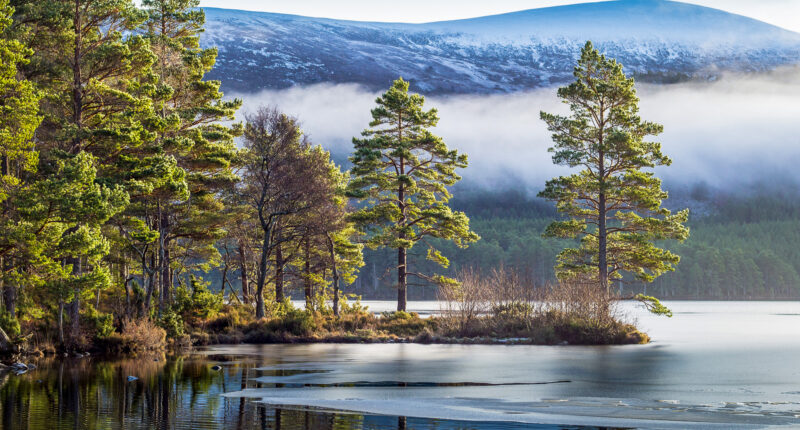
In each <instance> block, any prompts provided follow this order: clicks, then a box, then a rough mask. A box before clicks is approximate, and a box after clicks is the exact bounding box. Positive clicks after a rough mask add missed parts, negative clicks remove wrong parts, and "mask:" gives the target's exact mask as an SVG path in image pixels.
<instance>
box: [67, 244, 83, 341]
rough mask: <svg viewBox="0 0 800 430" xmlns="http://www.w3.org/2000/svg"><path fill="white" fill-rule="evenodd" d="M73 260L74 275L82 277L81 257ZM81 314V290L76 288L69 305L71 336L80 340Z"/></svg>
mask: <svg viewBox="0 0 800 430" xmlns="http://www.w3.org/2000/svg"><path fill="white" fill-rule="evenodd" d="M71 260H72V273H73V275H78V276H80V274H81V273H82V267H81V259H80V257H78V258H74V259H71ZM80 312H81V291H80V289H79V288H75V289H74V290H73V297H72V301H71V302H70V304H69V319H70V326H71V329H70V336H71V337H72V339H78V336H80V333H81V321H80Z"/></svg>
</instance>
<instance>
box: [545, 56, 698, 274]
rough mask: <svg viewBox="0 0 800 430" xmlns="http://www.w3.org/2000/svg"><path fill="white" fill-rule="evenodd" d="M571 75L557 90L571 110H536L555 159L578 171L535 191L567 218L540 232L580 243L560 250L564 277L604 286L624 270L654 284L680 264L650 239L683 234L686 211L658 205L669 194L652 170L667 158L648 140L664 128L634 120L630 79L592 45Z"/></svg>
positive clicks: (635, 111) (666, 162) (635, 112)
mask: <svg viewBox="0 0 800 430" xmlns="http://www.w3.org/2000/svg"><path fill="white" fill-rule="evenodd" d="M574 75H575V82H573V83H571V84H569V85H567V86H565V87H562V88H560V89H559V90H558V97H559V98H560V99H562V101H563V102H564V103H565V104H567V105H568V106H569V108H570V112H571V114H570V115H569V116H561V115H554V114H550V113H545V112H542V113H541V119H542V120H543V121H544V122H545V123H547V127H548V129H549V130H550V131H551V132H552V133H553V134H552V138H553V142H554V143H555V144H554V146H553V147H552V148H550V149H549V151H550V152H552V153H553V162H554V163H555V164H558V165H562V166H567V167H571V168H579V169H580V171H579V172H577V173H574V174H572V175H568V176H561V177H558V178H555V179H552V180H550V181H548V182H547V183H546V185H545V188H544V190H543V191H542V192H541V193H540V194H539V195H540V196H541V197H544V198H546V199H549V200H552V201H554V202H555V203H556V206H557V209H558V211H559V212H561V213H562V214H564V215H565V216H566V219H565V220H562V221H557V222H554V223H552V224H551V225H550V226H549V227H548V228H547V230H546V233H545V234H546V235H547V236H550V237H561V238H580V240H581V241H580V246H579V247H577V248H570V249H565V250H564V251H563V252H561V254H559V258H558V266H557V274H558V276H559V277H560V278H562V279H569V278H575V277H584V276H590V277H595V276H597V277H599V278H595V279H599V282H600V283H602V284H603V286H605V287H607V285H608V281H609V280H612V279H620V278H621V277H622V276H623V272H628V273H631V274H632V275H633V276H634V277H635V278H637V279H639V280H643V281H648V282H649V281H652V280H653V279H655V278H656V277H657V276H659V275H661V274H663V273H664V272H667V271H672V270H674V268H675V265H676V264H677V263H678V261H679V257H678V256H677V255H675V254H673V253H671V252H669V251H667V250H664V249H661V248H659V247H657V246H656V245H655V244H654V242H655V241H661V240H666V239H676V240H679V241H682V240H684V239H686V238H687V237H688V235H689V230H688V229H687V228H686V227H685V226H684V223H685V222H686V221H687V219H688V216H689V212H688V210H682V211H680V212H677V213H675V214H672V213H671V212H670V211H669V210H667V209H665V208H663V207H661V203H662V201H663V200H664V199H666V198H667V193H666V192H665V191H663V190H662V189H661V181H660V180H659V179H658V178H657V177H655V175H654V173H653V171H652V169H653V168H655V167H658V166H669V165H670V163H671V160H670V159H669V158H668V157H667V156H665V155H664V154H663V153H662V152H661V144H659V143H657V142H652V141H649V140H647V137H648V136H655V135H658V134H660V133H661V132H662V130H663V127H662V126H661V125H659V124H655V123H652V122H648V121H644V120H642V118H640V117H639V115H638V113H639V108H638V102H639V99H638V98H637V96H636V91H635V89H634V82H633V79H632V78H628V77H627V76H625V74H624V73H623V69H622V65H621V64H619V63H617V62H616V61H615V60H613V59H608V58H606V57H605V56H603V55H600V53H599V52H598V51H597V50H596V49H595V48H594V47H593V46H592V44H591V42H587V43H586V46H585V47H584V48H583V51H582V52H581V57H580V59H579V61H578V65H577V67H575V72H574Z"/></svg>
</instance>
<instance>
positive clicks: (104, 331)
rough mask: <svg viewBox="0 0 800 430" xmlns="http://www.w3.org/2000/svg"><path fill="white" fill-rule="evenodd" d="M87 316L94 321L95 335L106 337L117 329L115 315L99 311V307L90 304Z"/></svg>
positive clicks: (101, 337) (100, 337) (99, 337)
mask: <svg viewBox="0 0 800 430" xmlns="http://www.w3.org/2000/svg"><path fill="white" fill-rule="evenodd" d="M87 316H88V318H89V319H90V320H91V321H92V322H93V323H94V328H95V336H96V337H97V338H98V339H106V338H108V337H109V336H111V335H112V334H113V333H114V332H115V331H116V327H114V315H112V314H110V313H103V312H98V311H97V309H95V308H94V307H91V306H90V307H89V309H88V315H87Z"/></svg>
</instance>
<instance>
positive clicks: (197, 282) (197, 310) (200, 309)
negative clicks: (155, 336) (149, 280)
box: [165, 275, 223, 328]
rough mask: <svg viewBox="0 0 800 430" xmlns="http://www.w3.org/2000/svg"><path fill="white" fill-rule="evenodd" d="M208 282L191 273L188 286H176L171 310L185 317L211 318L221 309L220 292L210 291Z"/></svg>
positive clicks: (221, 297)
mask: <svg viewBox="0 0 800 430" xmlns="http://www.w3.org/2000/svg"><path fill="white" fill-rule="evenodd" d="M208 286H209V282H206V281H203V280H202V279H200V278H198V277H196V276H194V275H191V276H190V278H189V286H188V287H185V286H182V285H181V286H178V288H177V289H176V298H175V303H174V305H173V307H172V308H173V310H174V311H175V312H176V313H177V314H179V315H182V316H184V317H185V318H187V319H189V318H202V319H207V318H213V317H214V316H216V315H217V314H218V313H219V311H220V310H221V309H222V299H223V296H222V292H220V293H216V294H215V293H212V292H211V291H210V290H209V289H208ZM165 328H166V327H165Z"/></svg>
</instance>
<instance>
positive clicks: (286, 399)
mask: <svg viewBox="0 0 800 430" xmlns="http://www.w3.org/2000/svg"><path fill="white" fill-rule="evenodd" d="M365 304H368V305H370V307H371V309H373V310H385V309H391V308H392V306H393V303H391V302H365ZM665 304H667V305H668V306H669V307H670V308H672V310H673V311H674V313H675V316H674V317H673V318H665V317H656V316H652V315H649V314H647V313H646V312H644V311H643V310H642V309H640V308H638V307H635V306H634V305H633V304H632V303H625V304H624V305H623V310H624V312H625V313H626V314H627V315H628V317H629V318H630V319H637V320H638V324H639V326H640V327H641V328H642V329H644V330H645V331H647V332H648V333H649V334H650V335H651V337H652V338H653V342H652V343H650V344H648V345H626V346H603V347H585V346H569V345H567V346H521V345H519V346H517V345H514V346H503V345H415V344H312V345H236V346H214V347H209V348H204V349H200V350H196V351H194V352H192V353H190V354H184V355H180V356H163V355H162V356H143V357H138V358H127V359H122V360H104V359H101V358H97V357H86V358H69V359H62V358H59V359H52V358H50V359H42V360H40V361H38V362H37V364H38V368H37V369H35V370H33V371H30V372H28V373H26V374H23V375H14V374H8V373H6V374H5V375H3V376H0V428H3V429H48V430H55V429H62V428H64V429H66V428H69V429H77V428H80V429H84V428H85V429H100V428H102V429H106V428H111V429H123V428H124V429H150V428H160V429H172V428H175V429H190V428H191V429H201V428H236V429H256V428H258V429H261V428H268V429H280V428H283V429H294V428H322V429H346V428H377V429H402V428H409V429H411V428H419V429H434V428H435V429H494V428H500V429H517V428H541V429H562V428H594V427H617V428H725V429H727V428H764V427H770V426H786V427H795V426H798V425H800V302H688V301H687V302H668V303H665ZM410 310H419V311H420V312H421V313H423V314H426V313H427V314H430V313H435V312H436V311H437V310H438V306H437V304H436V303H434V302H411V303H410ZM213 366H220V367H221V368H220V369H219V370H215V368H214V367H213ZM128 376H133V377H136V378H138V379H136V380H132V381H128Z"/></svg>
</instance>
